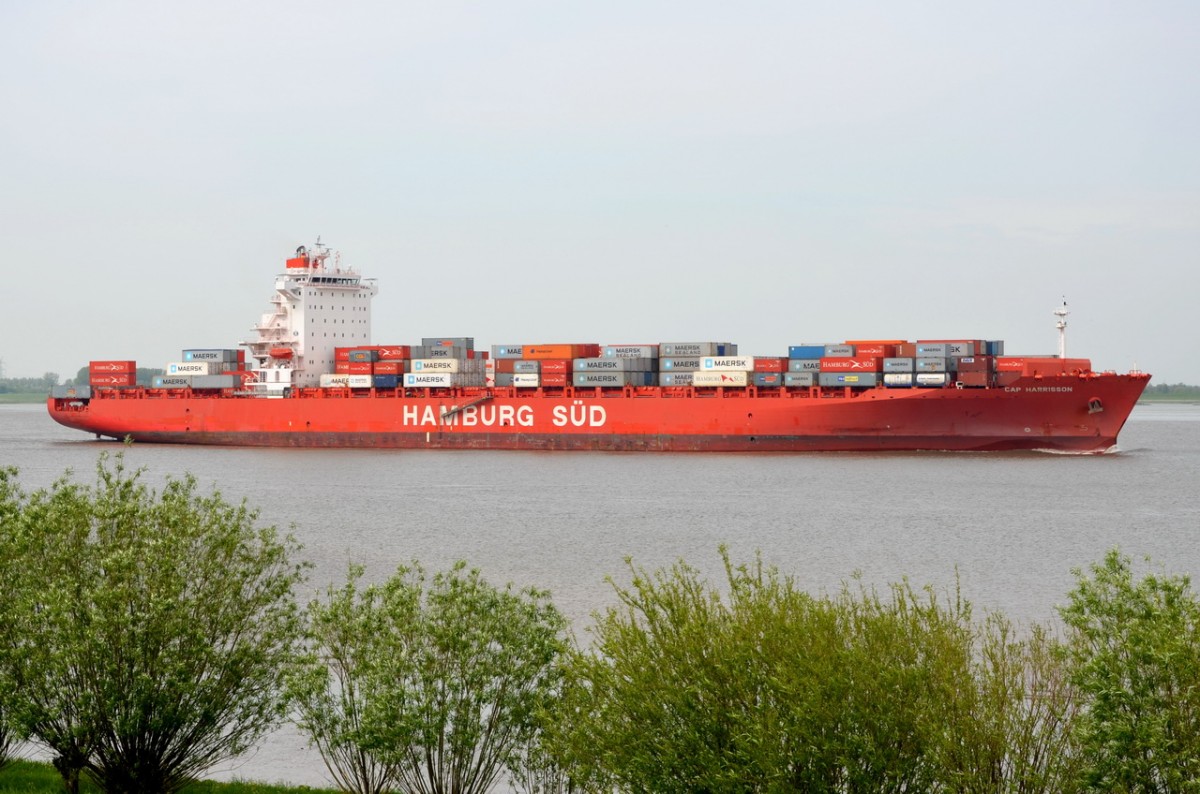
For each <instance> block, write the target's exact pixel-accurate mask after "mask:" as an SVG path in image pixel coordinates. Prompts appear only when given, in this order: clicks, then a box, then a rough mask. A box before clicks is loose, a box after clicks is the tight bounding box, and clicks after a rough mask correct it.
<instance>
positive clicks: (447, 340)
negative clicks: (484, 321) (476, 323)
mask: <svg viewBox="0 0 1200 794" xmlns="http://www.w3.org/2000/svg"><path fill="white" fill-rule="evenodd" d="M421 344H422V345H423V346H425V347H461V348H462V349H463V350H474V349H475V337H473V336H426V337H423V338H422V339H421ZM430 358H432V356H430Z"/></svg>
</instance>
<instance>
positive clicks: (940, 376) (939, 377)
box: [917, 372, 950, 386]
mask: <svg viewBox="0 0 1200 794" xmlns="http://www.w3.org/2000/svg"><path fill="white" fill-rule="evenodd" d="M949 379H950V376H949V375H947V374H946V373H945V372H918V373H917V385H918V386H945V385H946V383H947V382H948V381H949Z"/></svg>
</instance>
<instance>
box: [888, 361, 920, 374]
mask: <svg viewBox="0 0 1200 794" xmlns="http://www.w3.org/2000/svg"><path fill="white" fill-rule="evenodd" d="M915 367H916V364H915V362H914V361H913V360H912V359H911V358H885V359H884V360H883V371H884V372H912V371H913V369H914V368H915Z"/></svg>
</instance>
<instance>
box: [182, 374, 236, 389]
mask: <svg viewBox="0 0 1200 794" xmlns="http://www.w3.org/2000/svg"><path fill="white" fill-rule="evenodd" d="M239 385H241V379H240V378H238V377H237V376H236V375H193V376H192V388H193V389H232V388H234V387H235V386H239Z"/></svg>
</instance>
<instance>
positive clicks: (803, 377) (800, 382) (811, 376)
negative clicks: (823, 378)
mask: <svg viewBox="0 0 1200 794" xmlns="http://www.w3.org/2000/svg"><path fill="white" fill-rule="evenodd" d="M783 385H784V386H799V387H802V388H808V387H809V386H816V385H817V373H816V372H814V371H812V370H809V371H807V372H785V373H783Z"/></svg>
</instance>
